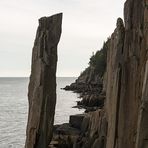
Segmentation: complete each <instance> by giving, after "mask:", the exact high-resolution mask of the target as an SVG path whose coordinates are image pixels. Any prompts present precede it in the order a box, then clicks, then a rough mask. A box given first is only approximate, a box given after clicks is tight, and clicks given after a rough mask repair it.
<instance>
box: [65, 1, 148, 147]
mask: <svg viewBox="0 0 148 148" xmlns="http://www.w3.org/2000/svg"><path fill="white" fill-rule="evenodd" d="M106 64H107V67H106V72H104V82H102V81H101V83H102V84H103V87H102V88H101V90H102V91H103V92H102V93H101V94H106V99H105V105H104V107H102V108H101V109H98V110H96V111H93V112H89V113H87V114H85V116H84V119H83V122H82V127H81V134H80V136H79V138H78V139H77V141H76V142H75V143H74V147H75V148H77V147H83V148H147V147H148V0H127V1H126V2H125V6H124V22H123V20H122V19H121V18H119V19H118V20H117V26H116V29H115V30H114V33H113V34H112V35H111V37H110V38H109V39H108V41H107V60H106ZM89 75H90V72H85V73H83V74H82V75H81V76H80V77H79V78H78V80H77V81H76V82H75V83H74V84H72V85H71V86H69V87H66V89H68V90H69V89H70V90H75V91H76V92H79V90H82V91H84V93H83V94H85V91H86V92H88V91H90V93H93V92H91V90H90V89H89V90H87V89H86V88H87V87H86V86H88V83H87V82H88V79H85V78H89ZM95 77H96V75H94V74H92V75H91V79H89V80H90V81H89V84H91V83H92V82H93V80H94V78H95ZM99 78H100V77H99ZM82 80H83V81H82ZM91 80H92V81H91ZM99 80H100V79H99ZM81 82H83V84H82V83H81ZM99 82H100V81H98V82H97V84H99ZM92 84H93V83H92ZM97 87H98V86H97ZM90 88H91V87H90ZM97 89H98V88H97ZM97 89H96V90H97ZM80 92H81V91H80ZM96 99H99V97H98V98H96Z"/></svg>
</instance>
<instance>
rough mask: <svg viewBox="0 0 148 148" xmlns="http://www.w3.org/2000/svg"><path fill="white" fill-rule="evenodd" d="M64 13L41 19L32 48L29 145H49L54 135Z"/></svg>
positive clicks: (38, 147)
mask: <svg viewBox="0 0 148 148" xmlns="http://www.w3.org/2000/svg"><path fill="white" fill-rule="evenodd" d="M61 24H62V14H56V15H53V16H51V17H43V18H41V19H39V27H38V30H37V34H36V39H35V43H34V47H33V52H32V69H31V76H30V83H29V93H28V100H29V115H28V124H27V133H26V136H27V138H26V144H25V147H26V148H47V147H48V144H49V143H50V140H51V138H52V128H53V122H54V113H55V104H56V67H57V45H58V42H59V40H60V36H61Z"/></svg>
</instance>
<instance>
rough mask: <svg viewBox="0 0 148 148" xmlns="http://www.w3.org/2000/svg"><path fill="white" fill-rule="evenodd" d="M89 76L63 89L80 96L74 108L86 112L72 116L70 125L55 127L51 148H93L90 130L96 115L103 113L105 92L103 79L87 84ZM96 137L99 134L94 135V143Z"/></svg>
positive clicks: (83, 76)
mask: <svg viewBox="0 0 148 148" xmlns="http://www.w3.org/2000/svg"><path fill="white" fill-rule="evenodd" d="M89 74H90V73H86V72H85V75H84V74H82V75H80V76H79V77H78V79H77V80H76V81H75V82H74V83H72V84H71V85H69V86H66V87H65V88H62V89H64V90H65V91H72V92H73V93H77V94H79V98H80V101H78V102H77V105H76V106H74V107H75V108H79V109H81V108H83V109H85V112H84V113H83V114H77V115H71V116H70V117H69V123H63V124H62V125H54V131H53V133H54V134H53V139H52V141H51V143H50V146H49V147H50V148H54V147H58V148H81V147H83V146H84V145H87V144H88V148H89V147H90V146H91V143H92V142H91V141H90V140H89V139H90V138H89V134H90V133H89V130H90V129H91V128H93V126H94V125H93V124H94V123H92V122H91V121H92V119H93V117H94V115H97V114H100V113H101V112H103V107H104V101H105V92H102V90H103V80H101V78H99V81H98V79H96V80H95V81H92V80H90V82H92V83H89V84H88V83H87V80H88V78H87V79H86V77H90V75H89ZM96 77H98V76H96ZM92 125H93V126H92ZM91 132H93V131H91ZM96 137H97V134H96V133H95V135H94V133H93V140H92V141H94V140H95V139H96ZM87 142H88V143H87ZM85 147H86V146H85Z"/></svg>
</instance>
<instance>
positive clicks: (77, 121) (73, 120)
mask: <svg viewBox="0 0 148 148" xmlns="http://www.w3.org/2000/svg"><path fill="white" fill-rule="evenodd" d="M84 116H85V115H84V114H79V115H71V116H70V120H69V123H70V125H71V126H72V127H74V128H78V129H81V125H82V121H83V118H84Z"/></svg>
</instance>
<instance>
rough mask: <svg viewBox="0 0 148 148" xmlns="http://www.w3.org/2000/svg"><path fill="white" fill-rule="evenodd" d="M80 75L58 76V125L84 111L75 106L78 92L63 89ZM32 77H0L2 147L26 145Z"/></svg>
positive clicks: (21, 146)
mask: <svg viewBox="0 0 148 148" xmlns="http://www.w3.org/2000/svg"><path fill="white" fill-rule="evenodd" d="M75 79H76V78H71V77H58V78H57V104H56V112H55V124H62V123H66V122H68V121H69V115H73V114H79V113H82V112H83V110H79V109H77V108H72V107H73V106H75V105H76V101H77V100H79V98H78V96H77V94H76V93H72V92H71V91H64V90H62V89H61V88H63V87H65V86H66V85H68V84H71V83H72V82H74V81H75ZM28 83H29V78H0V148H23V147H24V143H25V134H26V125H27V118H28V98H27V93H28Z"/></svg>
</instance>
